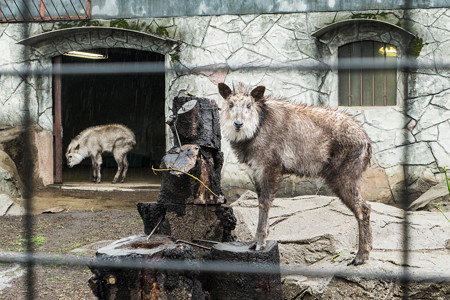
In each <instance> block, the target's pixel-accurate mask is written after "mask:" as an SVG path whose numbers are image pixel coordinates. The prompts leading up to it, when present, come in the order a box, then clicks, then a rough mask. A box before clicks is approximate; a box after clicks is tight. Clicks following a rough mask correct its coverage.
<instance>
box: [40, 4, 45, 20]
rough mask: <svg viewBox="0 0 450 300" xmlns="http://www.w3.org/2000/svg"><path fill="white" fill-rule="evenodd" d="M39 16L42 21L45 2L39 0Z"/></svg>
mask: <svg viewBox="0 0 450 300" xmlns="http://www.w3.org/2000/svg"><path fill="white" fill-rule="evenodd" d="M39 6H40V9H39V15H40V16H41V18H42V19H44V18H45V0H41V1H39Z"/></svg>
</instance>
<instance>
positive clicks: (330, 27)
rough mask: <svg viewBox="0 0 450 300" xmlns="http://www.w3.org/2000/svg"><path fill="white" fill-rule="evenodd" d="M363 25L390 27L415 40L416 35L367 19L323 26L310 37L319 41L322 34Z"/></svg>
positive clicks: (395, 26) (391, 25)
mask: <svg viewBox="0 0 450 300" xmlns="http://www.w3.org/2000/svg"><path fill="white" fill-rule="evenodd" d="M363 23H371V24H379V25H384V26H387V27H392V28H394V29H396V30H398V31H400V32H402V33H403V34H405V35H406V36H408V37H409V38H416V35H415V34H414V33H412V32H410V31H408V30H406V29H404V28H402V27H400V26H397V25H394V24H391V23H389V22H385V21H379V20H368V19H350V20H344V21H339V22H336V23H333V24H330V25H327V26H324V27H322V28H320V29H319V30H316V31H314V32H313V33H312V34H311V35H312V36H313V37H315V38H317V39H320V38H321V37H322V36H323V35H324V34H326V33H328V32H330V31H333V30H337V29H339V28H341V27H343V26H346V25H350V24H363Z"/></svg>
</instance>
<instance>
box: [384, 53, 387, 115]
mask: <svg viewBox="0 0 450 300" xmlns="http://www.w3.org/2000/svg"><path fill="white" fill-rule="evenodd" d="M384 66H385V67H386V44H384ZM386 72H387V70H386V68H383V79H384V80H383V100H384V106H386V105H387V82H386Z"/></svg>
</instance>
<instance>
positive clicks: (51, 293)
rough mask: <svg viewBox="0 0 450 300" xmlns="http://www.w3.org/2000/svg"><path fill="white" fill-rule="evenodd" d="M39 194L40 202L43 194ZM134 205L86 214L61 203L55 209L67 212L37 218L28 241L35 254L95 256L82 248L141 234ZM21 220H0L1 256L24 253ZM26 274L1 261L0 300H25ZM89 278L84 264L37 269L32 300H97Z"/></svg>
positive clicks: (19, 268) (93, 251)
mask: <svg viewBox="0 0 450 300" xmlns="http://www.w3.org/2000/svg"><path fill="white" fill-rule="evenodd" d="M40 196H41V198H40V199H41V200H40V201H42V199H43V198H42V197H43V195H40ZM72 200H76V199H75V198H73V199H72ZM80 201H81V200H80ZM89 201H92V200H89ZM99 201H101V200H99ZM49 202H52V201H49ZM134 202H136V200H133V199H126V203H124V205H122V208H121V209H109V210H97V211H95V210H91V208H89V210H88V211H82V210H72V209H70V205H69V206H67V205H66V204H67V203H65V206H64V205H63V206H61V207H59V208H63V209H64V210H65V211H63V212H59V213H50V214H36V215H34V225H33V229H34V235H33V236H34V238H33V240H32V241H33V244H34V247H35V251H36V252H39V253H43V254H47V255H51V256H53V255H54V256H64V255H72V256H73V257H81V258H91V257H94V256H95V250H96V249H95V248H93V249H88V250H86V249H84V248H83V246H86V245H90V244H92V243H96V242H101V241H106V243H109V242H110V241H113V240H117V239H120V238H123V237H127V236H131V235H136V234H140V233H142V232H143V230H144V227H143V223H142V220H141V218H140V216H139V213H138V212H137V210H136V208H135V203H134ZM60 203H63V202H61V201H60ZM52 205H53V203H52ZM117 206H118V205H115V206H113V207H117ZM40 207H44V206H43V205H40ZM68 207H69V208H68ZM86 208H87V207H86ZM96 208H97V209H99V207H96ZM58 210H59V209H58V207H57V208H56V211H58ZM23 222H24V218H23V217H20V216H14V217H12V216H10V217H0V232H1V233H2V234H1V239H0V252H3V253H2V254H4V253H5V252H6V253H11V252H15V253H17V252H23V251H24V240H23V227H22V226H23ZM103 244H104V243H103ZM24 274H25V268H24V267H23V266H19V265H13V264H5V263H0V299H6V300H17V299H25V297H26V293H27V288H26V283H27V282H26V280H25V278H26V277H25V276H24ZM90 277H91V271H90V270H89V268H88V267H87V266H78V267H72V266H56V265H45V266H41V265H39V266H36V267H35V268H34V282H35V285H34V292H33V296H34V299H96V297H94V295H93V293H92V292H91V290H90V289H89V286H88V283H87V281H88V279H89V278H90Z"/></svg>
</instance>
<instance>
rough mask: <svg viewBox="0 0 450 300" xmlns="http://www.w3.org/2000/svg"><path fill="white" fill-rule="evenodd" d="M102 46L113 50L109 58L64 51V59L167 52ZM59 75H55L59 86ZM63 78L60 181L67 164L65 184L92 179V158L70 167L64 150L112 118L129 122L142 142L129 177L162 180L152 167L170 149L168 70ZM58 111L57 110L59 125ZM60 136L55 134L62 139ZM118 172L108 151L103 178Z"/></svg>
mask: <svg viewBox="0 0 450 300" xmlns="http://www.w3.org/2000/svg"><path fill="white" fill-rule="evenodd" d="M102 51H107V54H108V59H105V60H90V59H83V58H75V57H69V56H62V57H61V58H59V61H60V62H61V63H62V64H70V63H89V64H102V63H108V62H114V63H118V62H119V63H120V62H123V63H127V62H155V61H164V56H163V55H161V54H158V53H154V52H146V51H138V50H132V49H119V48H117V49H107V50H106V49H102ZM57 80H58V79H55V87H56V85H57V82H56V81H57ZM60 81H61V126H62V131H63V137H62V153H61V154H59V155H58V154H57V153H58V151H55V155H58V157H56V158H55V168H56V169H55V182H57V181H58V168H60V169H62V170H61V171H62V173H61V174H62V181H63V182H64V183H67V182H74V181H78V182H89V180H90V178H91V177H90V176H91V160H90V159H89V158H87V159H85V160H84V161H83V162H82V163H81V164H80V165H77V166H74V167H73V168H71V169H70V168H68V167H67V165H66V160H65V157H64V153H65V151H66V149H67V146H68V144H69V143H70V141H71V140H72V139H73V138H74V137H75V136H76V135H77V134H78V133H80V132H81V131H82V130H84V129H86V128H88V127H90V126H94V125H102V124H110V123H119V124H124V125H126V126H127V127H129V128H130V129H131V130H133V132H134V133H135V135H136V142H137V144H136V146H135V148H134V149H133V150H132V151H131V152H130V153H129V154H128V160H129V162H130V169H129V170H128V176H127V180H126V182H140V183H155V181H156V182H157V181H158V179H157V177H155V176H153V174H152V172H151V166H152V165H154V166H158V165H159V162H160V160H161V158H162V157H163V156H164V152H165V134H164V129H165V128H164V120H165V117H164V100H165V95H164V90H165V78H164V74H137V75H132V74H131V75H130V74H119V75H64V76H61V79H60ZM57 98H58V97H56V96H55V102H56V101H58V100H57ZM55 107H57V103H55ZM57 114H58V113H57V111H55V126H56V125H57V124H56V123H57V122H56V120H57ZM57 136H58V135H56V136H55V139H58V138H57ZM55 145H57V141H55ZM60 156H61V157H60ZM58 160H60V162H59V163H58ZM115 171H116V162H115V161H114V158H113V157H112V156H111V155H109V154H104V155H103V165H102V181H103V182H111V180H112V178H113V176H114V173H115ZM61 174H60V176H59V177H61Z"/></svg>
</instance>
